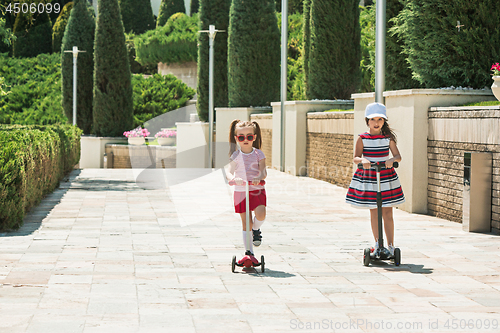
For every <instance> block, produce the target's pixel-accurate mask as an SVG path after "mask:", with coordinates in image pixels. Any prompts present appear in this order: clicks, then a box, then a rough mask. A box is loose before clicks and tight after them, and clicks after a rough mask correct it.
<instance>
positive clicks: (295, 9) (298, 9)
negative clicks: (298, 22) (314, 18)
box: [276, 0, 307, 15]
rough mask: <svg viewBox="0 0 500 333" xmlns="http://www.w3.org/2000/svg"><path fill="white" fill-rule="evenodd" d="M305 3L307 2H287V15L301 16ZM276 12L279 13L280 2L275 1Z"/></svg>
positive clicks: (290, 0) (295, 0) (299, 0)
mask: <svg viewBox="0 0 500 333" xmlns="http://www.w3.org/2000/svg"><path fill="white" fill-rule="evenodd" d="M305 1H307V0H288V15H292V14H295V13H300V14H302V10H303V9H304V2H305ZM276 11H277V12H278V13H281V0H276Z"/></svg>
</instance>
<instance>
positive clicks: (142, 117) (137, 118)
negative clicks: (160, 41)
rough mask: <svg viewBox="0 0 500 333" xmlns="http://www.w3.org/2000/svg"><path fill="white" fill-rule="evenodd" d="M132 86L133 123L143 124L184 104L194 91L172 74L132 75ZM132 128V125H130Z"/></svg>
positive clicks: (135, 124)
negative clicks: (146, 76)
mask: <svg viewBox="0 0 500 333" xmlns="http://www.w3.org/2000/svg"><path fill="white" fill-rule="evenodd" d="M132 84H133V87H134V125H133V128H136V127H137V126H143V125H144V123H145V122H147V121H148V120H150V119H152V118H155V117H157V116H159V115H162V114H164V113H166V112H169V111H172V110H176V109H178V108H181V107H183V106H185V105H186V102H187V101H189V100H190V99H191V98H193V96H194V94H195V93H196V91H195V90H194V89H192V88H189V87H188V86H187V85H186V84H184V83H183V82H182V81H181V80H179V79H177V78H176V77H175V76H173V75H170V74H169V75H165V76H163V75H161V74H154V75H153V76H151V77H148V78H144V77H143V76H142V75H134V76H133V77H132ZM131 128H132V127H131Z"/></svg>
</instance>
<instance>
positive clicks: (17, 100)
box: [0, 53, 72, 125]
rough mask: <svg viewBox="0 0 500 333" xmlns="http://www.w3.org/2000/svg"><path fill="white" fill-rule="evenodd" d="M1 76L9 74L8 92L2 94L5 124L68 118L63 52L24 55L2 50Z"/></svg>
mask: <svg viewBox="0 0 500 333" xmlns="http://www.w3.org/2000/svg"><path fill="white" fill-rule="evenodd" d="M68 57H70V58H71V55H68ZM71 61H72V60H71ZM0 77H4V78H5V85H4V86H3V90H4V91H6V92H7V95H5V96H2V97H1V98H0V123H1V124H22V125H51V124H57V123H66V122H67V118H66V116H65V115H64V112H63V109H62V106H61V98H62V96H61V55H60V54H51V55H48V54H40V55H38V56H37V57H35V58H23V59H18V58H11V57H9V56H8V55H7V53H4V54H0Z"/></svg>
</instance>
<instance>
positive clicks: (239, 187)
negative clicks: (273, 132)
mask: <svg viewBox="0 0 500 333" xmlns="http://www.w3.org/2000/svg"><path fill="white" fill-rule="evenodd" d="M229 143H230V149H229V156H230V163H229V169H228V173H229V174H230V176H229V178H230V179H231V178H232V180H234V181H235V182H236V186H235V189H234V211H235V212H236V213H239V214H240V217H241V222H242V226H243V242H244V243H246V239H247V238H246V233H247V230H246V198H245V186H244V185H245V182H246V181H248V182H250V184H249V185H250V188H249V190H250V192H249V198H250V211H251V212H250V219H251V221H250V228H251V229H252V233H253V245H255V246H259V245H260V244H261V241H262V236H261V232H260V227H261V226H262V224H263V223H264V220H265V218H266V190H265V188H264V186H263V185H259V183H260V181H261V180H264V179H265V178H266V176H267V173H266V157H265V156H264V153H263V152H262V150H260V147H261V145H262V138H261V135H260V127H259V124H258V123H257V122H255V121H252V122H250V121H240V120H233V121H232V122H231V125H230V129H229ZM237 145H238V146H239V147H238V146H237ZM252 211H253V213H254V214H253V215H254V216H253V218H252ZM246 245H248V246H245V248H247V249H250V252H251V253H250V254H251V255H253V246H252V244H246ZM246 254H248V253H246Z"/></svg>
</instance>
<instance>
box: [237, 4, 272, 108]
mask: <svg viewBox="0 0 500 333" xmlns="http://www.w3.org/2000/svg"><path fill="white" fill-rule="evenodd" d="M228 38H229V39H228V101H229V106H230V107H239V106H243V107H247V106H264V105H269V104H270V103H271V102H273V101H278V100H279V90H280V32H279V29H278V24H277V20H276V14H275V2H274V0H260V1H245V0H233V3H232V4H231V9H230V12H229V37H228Z"/></svg>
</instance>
